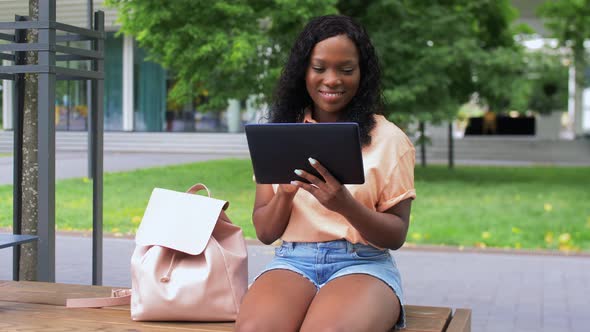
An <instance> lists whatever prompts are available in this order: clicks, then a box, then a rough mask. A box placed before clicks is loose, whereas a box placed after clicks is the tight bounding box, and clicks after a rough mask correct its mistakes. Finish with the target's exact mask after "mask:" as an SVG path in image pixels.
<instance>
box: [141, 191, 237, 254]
mask: <svg viewBox="0 0 590 332" xmlns="http://www.w3.org/2000/svg"><path fill="white" fill-rule="evenodd" d="M226 204H227V202H226V201H222V200H219V199H215V198H210V197H205V196H201V195H194V194H189V193H183V192H178V191H173V190H167V189H161V188H155V189H154V190H153V191H152V195H151V196H150V200H149V202H148V205H147V207H146V209H145V212H144V215H143V219H142V220H141V224H140V225H139V228H138V229H137V234H136V236H135V243H136V244H137V245H141V246H149V245H158V246H163V247H167V248H171V249H174V250H178V251H182V252H185V253H187V254H190V255H198V254H200V253H201V252H203V250H204V249H205V246H206V245H207V243H208V242H209V238H210V237H211V234H212V233H213V228H215V224H216V223H217V219H218V218H219V215H220V213H221V211H222V209H223V208H224V206H225V205H226Z"/></svg>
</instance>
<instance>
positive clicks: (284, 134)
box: [245, 122, 365, 184]
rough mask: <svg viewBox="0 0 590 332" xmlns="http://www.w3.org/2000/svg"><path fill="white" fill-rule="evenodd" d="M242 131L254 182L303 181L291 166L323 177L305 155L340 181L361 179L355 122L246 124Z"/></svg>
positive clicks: (359, 149) (358, 138) (363, 177)
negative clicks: (246, 142) (254, 178)
mask: <svg viewBox="0 0 590 332" xmlns="http://www.w3.org/2000/svg"><path fill="white" fill-rule="evenodd" d="M245 131H246V138H247V140H248V149H249V150H250V158H251V160H252V167H253V168H254V175H255V177H256V182H257V183H260V184H271V183H290V182H291V181H293V180H299V181H305V182H307V181H306V180H305V179H303V178H301V177H299V176H297V175H296V174H295V173H294V170H295V169H302V170H305V171H307V172H309V173H312V174H315V175H316V176H318V177H319V178H320V179H323V178H322V177H321V176H320V175H319V173H318V172H317V171H316V170H315V168H313V167H312V166H311V165H310V164H309V161H308V158H309V157H311V158H314V159H316V160H317V161H319V162H320V164H322V165H323V166H324V167H326V169H328V171H330V173H331V174H332V175H333V176H334V177H335V178H336V179H337V180H338V181H340V183H342V184H361V183H364V182H365V175H364V170H363V158H362V153H361V144H360V137H359V128H358V124H357V123H350V122H335V123H265V124H247V125H246V126H245Z"/></svg>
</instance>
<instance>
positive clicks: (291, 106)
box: [269, 15, 383, 146]
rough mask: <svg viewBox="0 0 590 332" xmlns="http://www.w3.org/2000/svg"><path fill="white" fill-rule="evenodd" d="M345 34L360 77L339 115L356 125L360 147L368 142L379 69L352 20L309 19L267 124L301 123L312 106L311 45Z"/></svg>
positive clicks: (378, 107)
mask: <svg viewBox="0 0 590 332" xmlns="http://www.w3.org/2000/svg"><path fill="white" fill-rule="evenodd" d="M339 35H346V36H347V37H348V38H350V39H351V40H352V41H353V42H354V44H355V45H356V47H357V50H358V53H359V66H360V71H361V78H360V82H359V88H358V90H357V93H356V95H355V96H354V97H353V98H352V100H351V101H350V102H349V103H348V105H347V106H346V108H345V110H344V112H342V113H341V116H340V121H346V122H356V123H358V124H359V129H360V138H361V143H362V145H363V146H365V145H368V144H370V143H371V136H370V132H371V130H372V129H373V127H374V126H375V119H374V116H373V115H374V114H376V113H381V112H382V106H383V99H382V92H381V69H380V68H379V60H378V58H377V54H376V53H375V49H374V47H373V45H372V44H371V40H370V39H369V36H368V34H367V32H366V31H365V29H364V28H363V27H362V26H361V25H359V24H358V23H356V22H355V21H354V20H353V19H352V18H350V17H348V16H343V15H327V16H320V17H316V18H314V19H312V20H311V21H310V22H309V23H308V24H307V25H306V26H305V28H304V29H303V31H302V32H301V33H300V34H299V36H298V37H297V40H296V41H295V44H294V45H293V48H292V49H291V53H290V54H289V58H288V59H287V63H286V64H285V67H284V68H283V71H282V73H281V77H280V79H279V82H278V85H277V87H276V91H275V94H274V96H273V101H272V103H271V107H270V114H269V115H270V122H301V121H303V116H304V110H305V108H306V107H308V106H312V105H313V101H312V99H311V97H310V96H309V93H308V92H307V89H306V85H305V73H306V70H307V67H308V65H309V58H310V56H311V52H312V50H313V48H314V46H315V45H316V44H317V43H319V42H321V41H322V40H324V39H328V38H331V37H334V36H339Z"/></svg>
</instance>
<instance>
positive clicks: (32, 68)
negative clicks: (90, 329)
mask: <svg viewBox="0 0 590 332" xmlns="http://www.w3.org/2000/svg"><path fill="white" fill-rule="evenodd" d="M28 29H37V30H38V32H39V35H38V41H37V42H36V43H27V41H26V31H27V30H28ZM0 30H14V35H11V34H6V33H1V34H0V39H2V40H5V41H8V42H9V43H7V44H1V45H0V59H2V60H9V61H13V65H12V66H0V79H5V80H13V81H14V82H15V89H14V91H15V99H14V100H15V103H14V109H13V121H14V126H13V128H14V182H13V184H14V185H13V188H14V195H13V202H14V207H13V209H14V219H13V233H14V234H20V233H21V229H20V219H21V215H22V211H21V201H22V183H21V180H22V171H23V170H22V142H23V141H22V139H23V130H22V128H23V103H24V74H27V73H35V74H37V75H38V85H37V91H38V97H37V98H38V99H37V107H38V118H37V121H38V132H37V133H38V143H37V144H38V152H37V156H38V163H39V165H38V166H39V169H38V172H39V173H38V184H37V189H38V201H39V207H38V209H39V210H38V218H39V220H38V236H39V242H38V264H37V276H38V279H39V280H40V281H48V282H55V120H54V119H55V85H56V80H92V81H94V82H93V84H92V91H91V105H89V110H90V112H89V117H90V126H89V154H90V158H89V163H90V164H91V165H89V168H90V170H91V177H92V179H93V188H92V193H93V194H92V195H93V199H92V230H93V232H92V283H93V284H94V285H100V284H102V199H103V195H102V193H103V188H102V187H103V178H102V171H103V96H104V39H105V33H104V13H103V12H102V11H97V12H95V13H94V27H93V29H85V28H80V27H76V26H72V25H67V24H63V23H59V22H56V5H55V0H40V1H39V19H38V20H37V21H32V20H29V19H28V18H27V17H25V16H16V19H15V22H0ZM58 31H59V32H61V33H63V34H57V32H58ZM67 41H89V42H90V44H91V46H90V49H84V48H76V47H69V46H64V45H58V43H60V42H67ZM27 51H36V52H37V54H38V61H37V64H25V63H24V61H25V53H26V52H27ZM8 52H9V53H8ZM56 61H91V69H90V70H80V69H72V68H66V67H59V66H57V65H56ZM19 257H20V249H19V248H18V247H15V248H14V249H13V279H14V280H18V278H19V268H20V266H19Z"/></svg>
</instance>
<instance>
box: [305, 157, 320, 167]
mask: <svg viewBox="0 0 590 332" xmlns="http://www.w3.org/2000/svg"><path fill="white" fill-rule="evenodd" d="M307 160H309V163H310V164H312V165H315V164H316V163H317V162H318V161H317V160H315V159H313V158H307Z"/></svg>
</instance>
